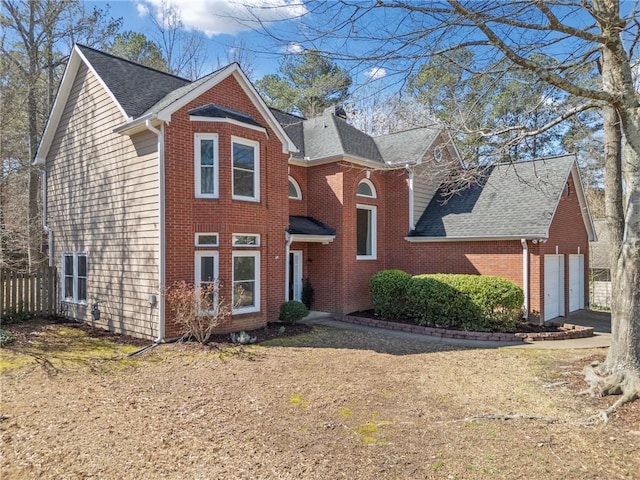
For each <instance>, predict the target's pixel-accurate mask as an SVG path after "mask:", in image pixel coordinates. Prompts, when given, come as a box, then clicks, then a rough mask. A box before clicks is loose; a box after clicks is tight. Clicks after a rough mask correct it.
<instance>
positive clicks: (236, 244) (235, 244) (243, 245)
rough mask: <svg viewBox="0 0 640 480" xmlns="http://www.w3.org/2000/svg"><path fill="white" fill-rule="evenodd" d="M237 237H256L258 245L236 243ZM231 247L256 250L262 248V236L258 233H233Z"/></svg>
mask: <svg viewBox="0 0 640 480" xmlns="http://www.w3.org/2000/svg"><path fill="white" fill-rule="evenodd" d="M236 237H255V239H256V243H255V244H252V245H248V244H244V243H239V244H238V243H236ZM231 245H233V247H235V248H256V247H259V246H260V234H258V233H233V234H231Z"/></svg>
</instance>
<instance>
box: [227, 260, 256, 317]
mask: <svg viewBox="0 0 640 480" xmlns="http://www.w3.org/2000/svg"><path fill="white" fill-rule="evenodd" d="M236 257H253V258H255V259H256V262H255V270H254V272H253V273H254V277H255V283H254V285H255V288H254V291H253V294H254V296H253V298H254V305H253V306H251V307H241V308H236V307H235V305H233V306H232V307H233V308H232V315H242V314H244V313H255V312H259V311H260V273H261V272H260V252H252V251H244V250H243V251H234V252H232V253H231V298H232V302H233V290H235V277H234V263H235V258H236Z"/></svg>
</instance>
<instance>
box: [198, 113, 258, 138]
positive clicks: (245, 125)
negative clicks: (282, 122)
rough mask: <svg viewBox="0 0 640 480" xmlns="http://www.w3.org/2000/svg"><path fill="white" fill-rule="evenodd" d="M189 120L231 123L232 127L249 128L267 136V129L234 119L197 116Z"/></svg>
mask: <svg viewBox="0 0 640 480" xmlns="http://www.w3.org/2000/svg"><path fill="white" fill-rule="evenodd" d="M189 120H190V121H192V122H217V123H230V124H231V125H237V126H239V127H243V128H248V129H250V130H255V131H256V132H261V133H264V134H266V133H267V129H266V128H264V127H258V126H257V125H251V124H250V123H245V122H241V121H239V120H234V119H233V118H222V117H216V118H212V117H198V116H197V115H189Z"/></svg>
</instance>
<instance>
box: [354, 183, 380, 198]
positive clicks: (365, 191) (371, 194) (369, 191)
mask: <svg viewBox="0 0 640 480" xmlns="http://www.w3.org/2000/svg"><path fill="white" fill-rule="evenodd" d="M356 195H358V196H359V197H367V198H376V187H374V186H373V183H371V181H370V180H367V179H366V178H365V179H363V180H361V181H360V183H359V184H358V189H357V190H356Z"/></svg>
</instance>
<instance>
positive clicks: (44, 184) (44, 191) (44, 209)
mask: <svg viewBox="0 0 640 480" xmlns="http://www.w3.org/2000/svg"><path fill="white" fill-rule="evenodd" d="M41 188H42V228H43V230H44V231H45V232H47V248H48V250H49V255H48V256H49V266H50V267H53V230H51V228H49V225H47V170H46V168H45V169H44V170H42V187H41Z"/></svg>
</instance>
